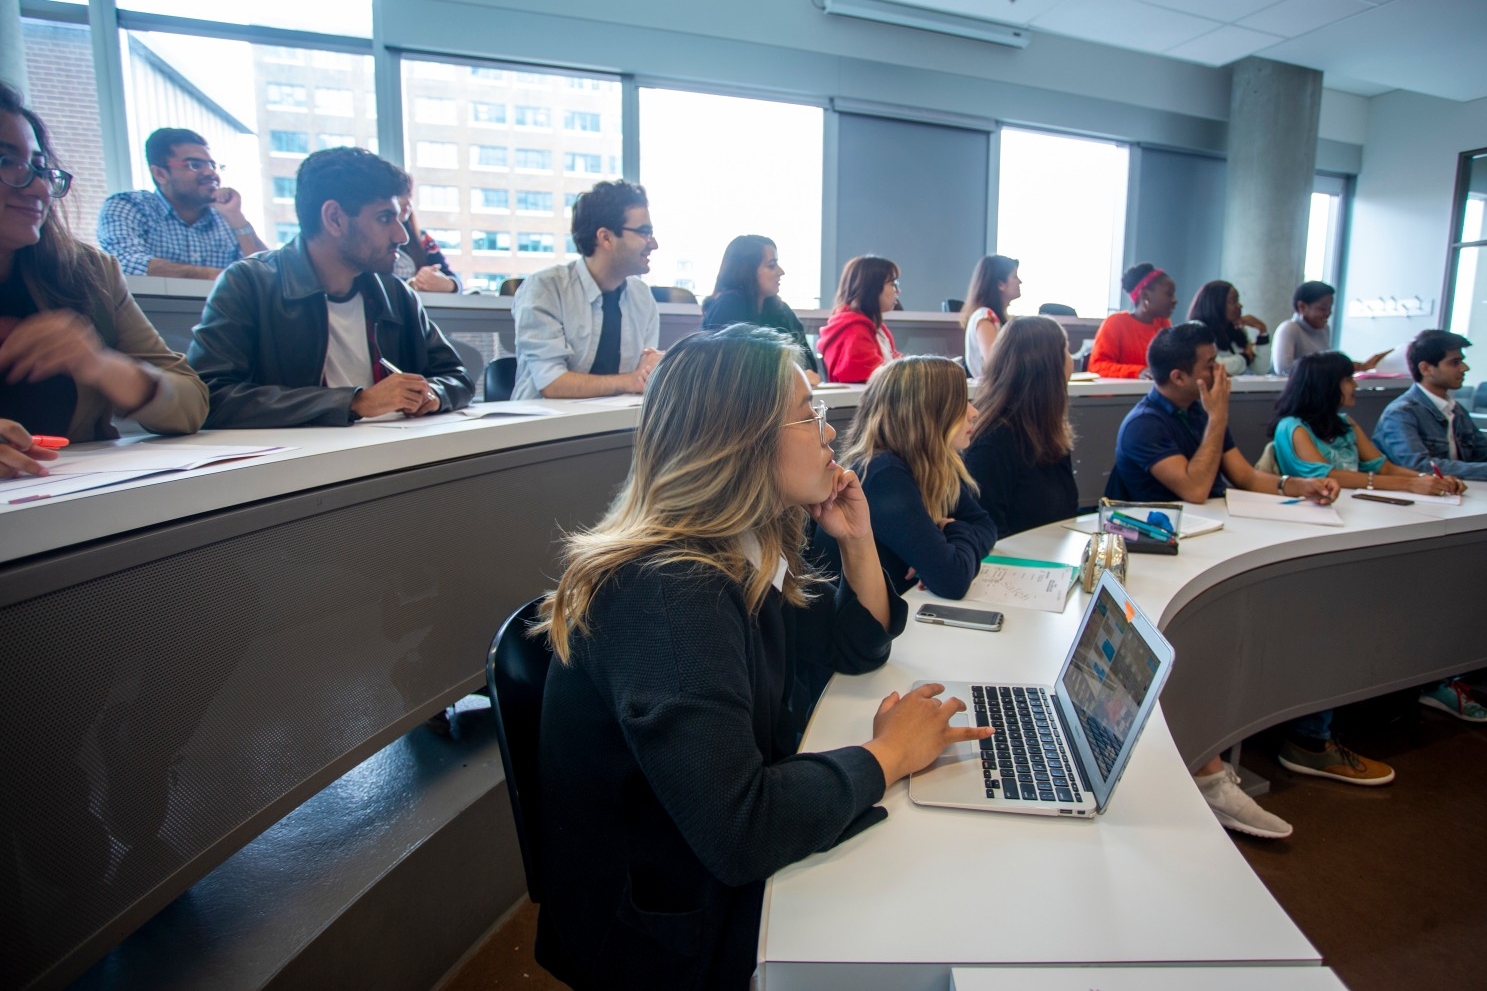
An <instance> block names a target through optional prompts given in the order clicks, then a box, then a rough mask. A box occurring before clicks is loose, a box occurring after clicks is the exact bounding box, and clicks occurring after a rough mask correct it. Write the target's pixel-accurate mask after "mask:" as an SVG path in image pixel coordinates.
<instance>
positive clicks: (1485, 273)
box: [1442, 148, 1487, 388]
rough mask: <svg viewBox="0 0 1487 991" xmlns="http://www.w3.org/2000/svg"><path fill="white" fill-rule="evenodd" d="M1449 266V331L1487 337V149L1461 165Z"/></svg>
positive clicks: (1446, 299)
mask: <svg viewBox="0 0 1487 991" xmlns="http://www.w3.org/2000/svg"><path fill="white" fill-rule="evenodd" d="M1446 265H1447V268H1446V291H1445V295H1444V296H1443V302H1442V309H1444V310H1445V311H1446V313H1447V314H1448V315H1447V318H1446V323H1445V328H1446V329H1447V330H1449V331H1450V332H1451V333H1453V334H1460V335H1461V336H1462V337H1472V338H1476V339H1481V338H1483V337H1487V148H1483V149H1480V150H1478V151H1470V152H1466V153H1464V154H1463V155H1462V156H1461V158H1460V161H1459V162H1458V164H1457V175H1456V202H1455V205H1454V208H1453V210H1452V218H1451V248H1450V251H1449V252H1448V253H1447V259H1446ZM1472 377H1473V379H1476V380H1480V378H1481V376H1480V374H1477V375H1473V376H1472ZM1478 388H1480V386H1479V387H1478Z"/></svg>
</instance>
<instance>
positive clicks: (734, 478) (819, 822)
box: [536, 325, 990, 991]
mask: <svg viewBox="0 0 1487 991" xmlns="http://www.w3.org/2000/svg"><path fill="white" fill-rule="evenodd" d="M796 356H797V352H796V349H795V347H794V346H793V344H792V342H791V341H790V339H789V338H787V337H784V336H782V335H780V334H777V333H775V332H772V331H767V330H760V329H758V328H752V327H748V326H744V325H736V326H734V327H730V328H728V329H726V330H723V331H721V332H720V333H718V334H714V335H696V336H693V337H690V338H687V339H686V340H684V341H682V342H681V343H680V344H678V345H676V346H675V347H674V348H672V349H671V350H670V351H669V352H668V353H667V354H666V356H665V357H664V358H662V359H661V361H660V363H659V364H658V365H657V366H656V370H655V374H654V375H653V376H651V378H650V380H649V383H648V385H647V387H646V394H645V404H644V406H642V408H641V414H640V424H639V427H638V428H637V430H636V433H635V444H634V461H633V464H632V465H631V469H630V474H629V476H628V477H627V478H626V480H625V482H624V484H623V485H622V486H621V488H620V491H619V493H618V495H617V496H616V497H615V500H614V502H613V503H612V504H611V505H610V508H609V511H608V512H607V513H606V514H605V516H604V518H603V519H602V520H601V521H600V522H599V523H598V525H597V526H596V527H595V528H594V529H593V530H591V531H588V532H585V533H580V534H575V535H573V536H572V537H570V538H569V539H568V541H567V547H566V551H567V554H566V556H567V568H566V570H565V572H564V574H563V577H562V580H561V581H560V582H559V583H558V587H557V589H556V591H554V592H553V593H552V594H551V595H550V596H549V597H548V599H547V600H546V603H545V604H544V609H543V612H544V617H545V620H544V624H543V626H542V628H541V629H542V630H543V631H544V632H546V633H547V635H548V636H549V638H550V640H551V643H552V647H553V652H554V654H555V656H556V660H557V662H558V663H554V664H553V665H552V667H551V668H550V669H549V673H548V679H547V686H546V692H545V696H544V699H543V703H542V722H541V733H540V755H539V759H540V789H541V790H540V795H541V803H540V806H541V810H542V812H541V817H542V821H541V823H540V826H539V835H540V836H541V844H540V849H541V857H542V871H543V877H544V888H545V890H544V893H543V899H542V905H541V913H540V915H539V918H538V933H537V945H536V953H537V959H538V961H539V962H540V963H541V964H542V965H543V966H544V967H546V968H547V969H548V970H550V971H551V972H552V973H553V974H554V975H556V976H557V977H558V978H560V979H561V980H563V981H565V982H567V983H568V984H569V985H571V986H572V987H574V988H577V989H580V991H582V989H587V988H605V989H613V988H636V989H640V988H644V989H653V988H722V989H740V991H741V989H743V988H745V987H747V986H748V984H749V980H750V975H751V974H752V973H753V971H754V963H755V953H756V950H757V948H758V930H759V917H760V908H761V903H762V897H763V891H764V881H765V879H766V878H768V877H769V876H770V875H771V874H772V873H774V872H775V871H776V870H779V869H780V868H781V867H784V866H785V865H787V864H790V863H793V862H795V861H797V860H800V859H801V858H803V857H806V856H809V855H810V854H812V853H815V852H817V851H821V850H826V849H829V848H830V847H832V846H835V845H836V844H837V843H840V842H841V841H842V840H844V839H846V838H848V837H850V836H853V835H855V834H856V833H857V832H859V831H861V830H863V829H865V828H867V827H869V826H871V825H872V824H874V823H875V822H877V821H879V820H881V819H882V818H883V816H884V813H883V812H882V811H881V810H879V809H875V808H874V804H875V803H876V802H877V801H878V800H879V799H880V798H881V797H882V795H883V790H884V788H885V787H887V785H889V784H891V783H892V782H894V781H897V780H898V779H899V778H902V777H904V776H905V775H907V774H909V773H910V772H912V771H917V770H919V769H921V768H923V767H925V766H927V765H928V764H929V763H930V762H931V761H933V760H934V758H935V757H936V756H938V755H939V753H940V752H941V751H942V750H943V749H944V748H945V747H946V746H948V745H950V744H951V743H954V742H957V741H964V740H973V739H974V740H979V739H982V738H984V737H986V736H988V735H990V734H989V729H990V728H989V727H987V728H984V729H976V728H970V727H966V728H952V727H951V726H950V725H949V721H950V718H951V716H953V715H954V714H955V713H958V712H961V711H963V710H964V709H965V705H964V704H963V703H962V702H960V701H957V700H955V699H947V700H945V701H944V702H943V703H942V702H941V701H939V700H937V699H935V698H934V697H933V693H934V692H936V691H939V690H941V688H942V686H938V685H927V686H922V687H920V688H918V689H915V690H913V691H910V692H907V693H906V694H904V695H902V696H900V695H899V694H898V693H896V692H895V693H893V694H891V695H889V696H888V697H887V698H886V699H884V700H883V702H882V704H881V705H880V706H879V708H878V712H877V715H876V717H875V718H874V720H873V725H872V733H871V737H870V738H869V739H868V740H867V741H866V742H865V743H863V744H862V745H861V746H850V747H842V748H840V749H837V750H831V751H826V752H821V753H796V752H795V750H796V743H795V741H796V730H797V725H796V722H795V720H794V718H793V717H792V713H791V712H790V710H789V703H790V695H791V681H792V676H793V672H794V671H795V670H796V669H797V668H798V667H799V666H802V665H818V666H829V667H832V668H835V669H836V670H838V671H842V672H846V673H852V672H862V671H869V670H872V669H874V668H877V667H879V666H880V665H882V664H883V662H884V661H885V660H886V659H887V657H888V649H889V643H890V640H891V638H892V637H893V636H895V635H897V634H898V633H899V632H900V631H901V630H902V629H903V626H904V621H905V618H906V614H907V608H906V607H905V605H904V603H903V601H902V600H901V599H899V598H898V597H897V596H896V595H894V594H893V593H892V591H891V590H890V588H889V586H888V583H887V581H886V579H885V576H884V574H883V570H882V567H881V566H880V564H879V561H878V554H877V549H876V545H875V543H874V541H873V530H872V525H871V521H870V517H869V513H868V508H867V503H866V500H865V499H864V497H863V494H862V488H861V485H860V484H859V483H858V481H857V476H856V475H855V474H854V473H852V472H851V471H846V470H844V469H842V468H841V467H840V466H839V465H838V464H837V463H836V461H835V460H833V457H832V451H831V447H830V442H831V440H832V438H833V437H834V436H835V434H834V432H833V430H832V428H831V427H830V426H829V425H827V423H826V421H825V412H826V410H825V407H824V405H822V404H819V403H816V404H813V403H812V402H811V393H810V387H809V386H808V385H807V384H806V379H805V373H804V371H803V370H802V369H801V368H800V367H799V365H798V364H797V363H796ZM962 381H964V380H963V379H962ZM807 518H810V519H813V520H814V521H815V523H816V525H817V526H818V527H819V528H820V529H822V530H824V531H826V532H828V533H830V534H831V535H832V536H833V538H835V540H836V542H837V545H838V546H839V548H840V549H841V557H842V569H841V578H840V579H839V580H835V581H827V580H824V579H822V578H821V577H820V576H818V575H815V574H813V573H812V572H811V571H810V569H809V568H808V567H807V565H806V563H805V559H804V557H803V553H802V552H803V544H804V539H805V523H806V520H807ZM864 729H867V727H864Z"/></svg>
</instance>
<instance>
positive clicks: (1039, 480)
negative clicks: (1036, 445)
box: [965, 423, 1079, 537]
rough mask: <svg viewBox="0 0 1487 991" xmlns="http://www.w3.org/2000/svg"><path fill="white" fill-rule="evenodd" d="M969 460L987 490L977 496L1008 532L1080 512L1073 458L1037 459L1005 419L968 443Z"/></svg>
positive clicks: (978, 482)
mask: <svg viewBox="0 0 1487 991" xmlns="http://www.w3.org/2000/svg"><path fill="white" fill-rule="evenodd" d="M965 462H966V469H967V470H968V471H970V473H971V477H972V478H974V479H975V480H976V485H977V487H978V488H980V490H981V493H980V495H979V496H978V497H977V498H978V500H979V501H980V503H981V506H982V507H983V508H984V509H985V510H986V511H987V512H988V513H990V514H991V518H992V520H993V521H994V522H995V523H996V531H997V533H998V534H999V535H1001V536H1003V537H1007V536H1011V535H1012V534H1014V533H1021V532H1022V531H1023V530H1031V529H1032V528H1033V527H1037V526H1042V525H1043V524H1045V523H1053V522H1055V521H1056V520H1066V519H1068V518H1069V517H1071V516H1073V515H1074V514H1075V513H1077V512H1078V511H1079V486H1078V484H1077V483H1076V482H1075V481H1074V459H1073V457H1072V456H1071V455H1065V456H1064V457H1062V458H1060V459H1059V460H1057V461H1055V462H1053V463H1052V464H1047V465H1036V464H1033V462H1032V460H1031V459H1030V458H1029V457H1028V456H1027V455H1026V454H1024V453H1023V452H1022V449H1021V445H1020V444H1019V443H1018V437H1017V431H1016V430H1014V429H1013V428H1012V427H1011V426H1009V425H1007V424H1005V423H1003V424H998V425H997V426H995V427H992V428H991V429H990V430H985V431H982V432H981V433H980V434H978V435H977V436H976V438H975V439H974V440H973V441H971V446H970V447H968V448H966V452H965Z"/></svg>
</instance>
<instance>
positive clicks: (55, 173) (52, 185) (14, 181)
mask: <svg viewBox="0 0 1487 991" xmlns="http://www.w3.org/2000/svg"><path fill="white" fill-rule="evenodd" d="M37 179H40V180H41V181H42V182H43V183H45V184H46V191H47V195H48V196H50V197H52V199H56V200H60V199H61V198H62V197H64V196H66V195H67V191H68V190H69V189H71V188H72V173H71V172H64V171H62V170H61V169H49V168H46V167H44V166H41V165H37V164H36V163H35V162H28V161H26V160H25V159H22V158H11V157H10V156H8V155H0V182H3V183H5V184H6V185H7V186H9V187H10V188H12V189H25V188H26V187H27V186H29V185H31V183H33V182H35V181H36V180H37Z"/></svg>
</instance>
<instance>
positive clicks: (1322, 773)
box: [1277, 740, 1394, 786]
mask: <svg viewBox="0 0 1487 991" xmlns="http://www.w3.org/2000/svg"><path fill="white" fill-rule="evenodd" d="M1277 760H1279V761H1280V766H1281V767H1284V768H1286V769H1287V770H1289V771H1295V772H1296V773H1297V774H1310V775H1313V776H1314V777H1318V778H1331V779H1332V780H1334V781H1344V782H1346V783H1348V784H1350V785H1370V786H1372V785H1386V784H1388V783H1389V782H1391V781H1393V780H1394V768H1392V767H1390V766H1389V765H1388V764H1384V763H1381V762H1379V761H1376V760H1369V759H1368V758H1367V757H1363V756H1360V755H1358V754H1355V753H1353V752H1352V751H1351V750H1349V749H1348V748H1347V747H1344V746H1343V745H1342V744H1340V743H1338V742H1337V741H1336V740H1328V741H1327V747H1326V749H1325V750H1320V751H1316V750H1307V749H1306V748H1305V747H1300V746H1297V745H1296V744H1295V743H1292V742H1291V741H1290V740H1287V741H1286V742H1285V743H1283V744H1282V745H1281V748H1280V754H1279V756H1278V757H1277Z"/></svg>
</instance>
